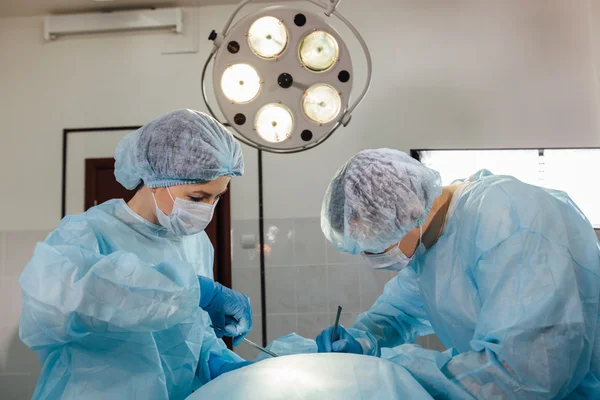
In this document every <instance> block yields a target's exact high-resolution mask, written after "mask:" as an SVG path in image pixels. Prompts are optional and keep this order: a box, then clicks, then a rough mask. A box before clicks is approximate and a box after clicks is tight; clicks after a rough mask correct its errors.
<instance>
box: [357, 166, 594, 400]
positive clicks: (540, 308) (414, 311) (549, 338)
mask: <svg viewBox="0 0 600 400" xmlns="http://www.w3.org/2000/svg"><path fill="white" fill-rule="evenodd" d="M589 184H594V183H592V182H589ZM464 185H465V186H464V187H463V189H462V190H461V191H460V192H459V193H457V194H455V196H454V198H453V201H452V203H453V204H452V205H451V206H450V207H451V208H450V210H449V214H448V216H447V219H446V226H445V228H444V231H443V233H442V235H441V236H440V238H439V239H438V241H437V242H436V243H435V244H434V245H433V246H432V247H431V248H430V249H428V250H426V251H421V252H420V254H416V257H415V259H414V260H413V261H412V263H411V264H410V265H409V267H407V268H406V269H404V270H402V271H401V272H400V273H399V274H398V276H397V277H395V278H394V279H392V280H391V281H390V282H388V283H387V285H386V287H385V290H384V293H383V294H382V295H381V296H380V297H379V299H378V300H377V301H376V302H375V304H374V305H373V306H372V307H371V309H370V310H369V311H368V312H366V313H364V314H361V315H360V316H359V317H358V318H357V320H356V322H355V324H354V326H353V329H350V332H351V333H352V334H353V335H354V336H355V337H356V338H357V339H359V342H361V343H362V344H363V347H365V350H366V351H367V352H368V353H369V354H371V355H381V356H382V357H385V358H387V359H389V360H391V361H395V362H397V363H398V364H400V365H402V366H404V367H405V368H406V369H407V370H408V371H409V372H410V373H411V374H412V375H413V376H414V377H415V378H416V379H417V380H418V381H419V383H421V385H423V387H424V388H425V389H426V390H427V391H428V392H429V393H430V394H431V395H432V396H433V397H435V398H445V399H473V398H477V399H492V398H494V399H496V398H498V399H553V398H569V399H592V398H595V399H600V380H599V379H600V329H599V321H600V320H599V315H600V314H599V293H600V251H599V246H598V240H597V238H596V235H595V233H594V230H593V229H592V227H591V225H590V223H589V222H588V221H587V220H586V218H585V217H584V216H583V214H582V213H581V211H580V210H579V209H578V208H577V206H576V205H575V204H574V203H573V202H572V201H571V199H569V197H568V196H567V195H566V194H565V193H563V192H559V191H555V190H547V189H542V188H538V187H535V186H531V185H527V184H524V183H522V182H520V181H518V180H517V179H515V178H512V177H506V176H494V175H491V174H490V173H489V172H488V171H481V172H480V173H478V174H476V175H475V176H473V177H471V178H469V179H468V180H466V181H465V182H464ZM433 332H435V333H436V334H437V335H438V337H439V338H440V340H441V342H442V343H443V344H444V345H445V346H446V347H447V348H449V350H447V351H445V352H443V353H440V352H437V351H433V350H427V349H423V348H421V347H419V346H416V345H412V344H406V343H412V342H414V341H415V339H416V338H417V337H418V336H420V335H427V334H431V333H433Z"/></svg>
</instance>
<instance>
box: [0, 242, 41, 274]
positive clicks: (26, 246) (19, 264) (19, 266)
mask: <svg viewBox="0 0 600 400" xmlns="http://www.w3.org/2000/svg"><path fill="white" fill-rule="evenodd" d="M46 236H48V232H46V231H23V232H6V250H5V251H6V255H5V262H4V271H3V273H2V275H3V276H20V275H21V272H23V269H24V268H25V265H26V264H27V262H28V261H29V260H30V259H31V257H32V256H33V249H34V248H35V245H36V243H37V242H42V241H44V240H45V239H46Z"/></svg>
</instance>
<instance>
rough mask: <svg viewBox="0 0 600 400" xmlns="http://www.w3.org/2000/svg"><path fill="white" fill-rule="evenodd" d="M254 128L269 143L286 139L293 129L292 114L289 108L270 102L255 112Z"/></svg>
mask: <svg viewBox="0 0 600 400" xmlns="http://www.w3.org/2000/svg"><path fill="white" fill-rule="evenodd" d="M254 125H255V128H256V132H257V133H258V135H259V136H260V137H261V138H263V139H264V140H266V141H267V142H270V143H279V142H283V141H284V140H286V139H288V138H289V137H290V135H291V134H292V130H293V129H294V116H293V115H292V112H291V111H290V109H289V108H287V107H286V106H284V105H282V104H279V103H271V104H267V105H265V106H264V107H262V108H261V109H260V110H259V111H258V112H257V113H256V121H255V124H254Z"/></svg>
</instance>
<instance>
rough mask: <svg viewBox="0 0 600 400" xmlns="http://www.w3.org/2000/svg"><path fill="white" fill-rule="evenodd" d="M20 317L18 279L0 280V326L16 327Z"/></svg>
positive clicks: (6, 278) (7, 278)
mask: <svg viewBox="0 0 600 400" xmlns="http://www.w3.org/2000/svg"><path fill="white" fill-rule="evenodd" d="M20 315H21V287H20V286H19V282H18V278H17V277H4V278H0V326H17V325H18V324H19V316H20Z"/></svg>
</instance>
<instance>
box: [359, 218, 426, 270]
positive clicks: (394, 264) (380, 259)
mask: <svg viewBox="0 0 600 400" xmlns="http://www.w3.org/2000/svg"><path fill="white" fill-rule="evenodd" d="M422 239H423V228H422V227H421V226H420V227H419V244H418V245H417V248H416V249H415V252H414V253H413V256H412V257H407V256H406V255H405V254H404V253H403V252H402V250H400V247H399V246H398V245H396V246H394V247H393V248H392V249H390V250H388V251H386V252H385V253H380V254H365V253H363V254H362V257H363V258H364V259H365V260H366V261H367V263H369V265H370V266H371V268H373V269H378V270H379V269H385V270H388V271H401V270H403V269H404V268H406V267H407V266H408V264H409V263H410V261H411V260H412V259H413V258H414V257H415V255H416V254H417V251H419V253H422V250H424V249H425V246H424V245H423V243H422Z"/></svg>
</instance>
